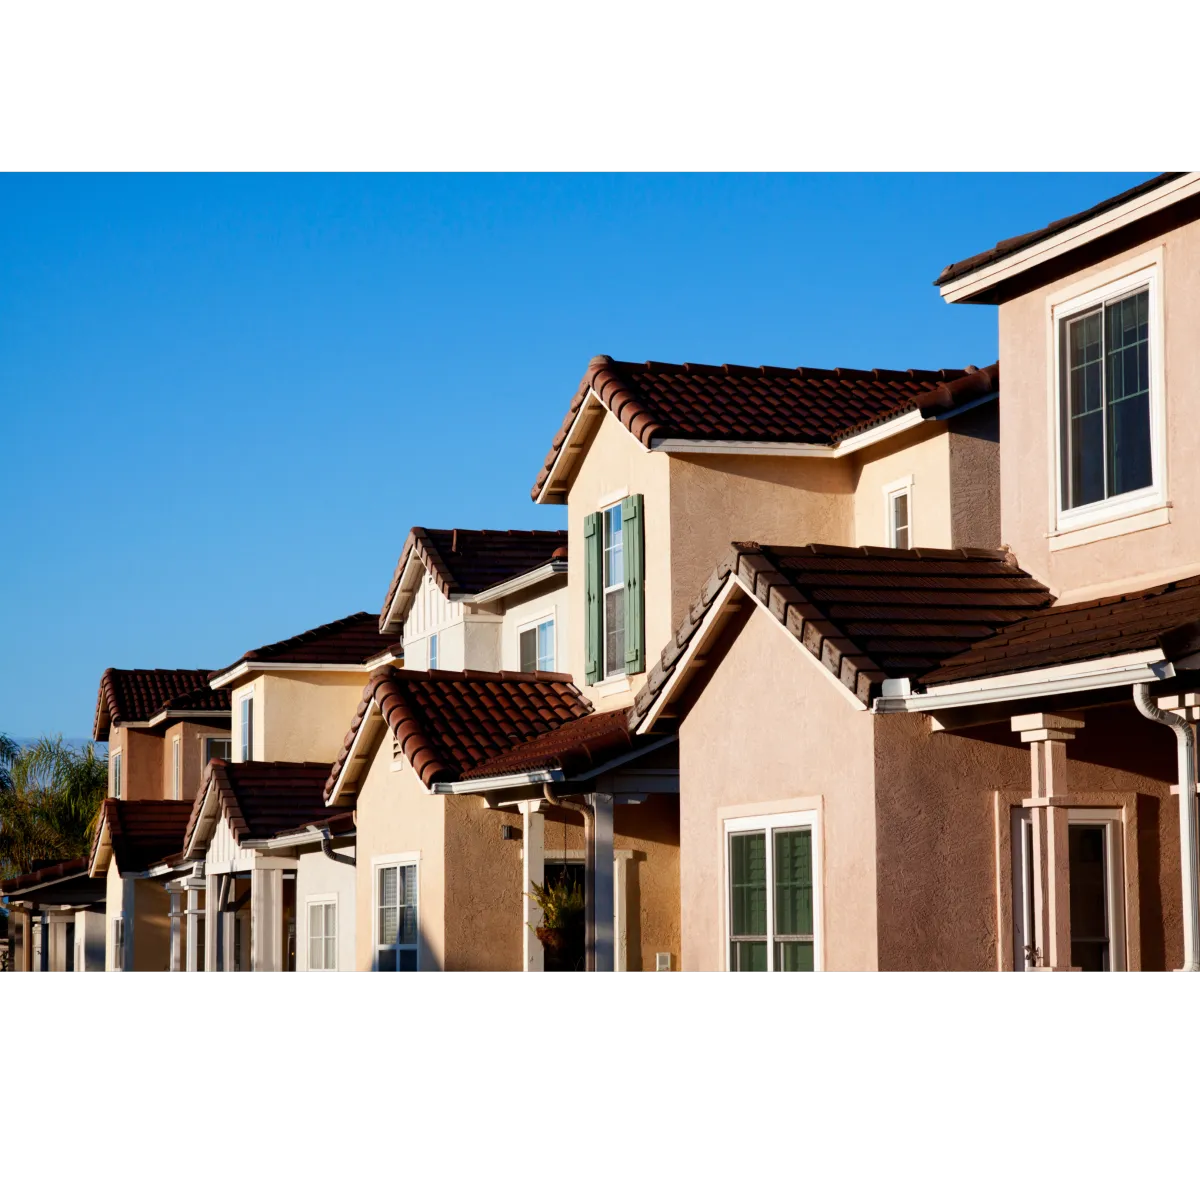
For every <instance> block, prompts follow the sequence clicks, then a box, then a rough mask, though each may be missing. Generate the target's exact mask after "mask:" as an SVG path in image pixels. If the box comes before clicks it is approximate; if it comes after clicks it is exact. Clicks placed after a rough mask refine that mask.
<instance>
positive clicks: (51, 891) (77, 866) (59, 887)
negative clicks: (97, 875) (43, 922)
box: [0, 858, 105, 907]
mask: <svg viewBox="0 0 1200 1200" xmlns="http://www.w3.org/2000/svg"><path fill="white" fill-rule="evenodd" d="M87 869H88V860H87V859H86V858H72V859H67V860H65V861H63V862H57V863H47V864H46V865H45V866H42V867H39V868H38V869H37V870H35V871H29V872H26V874H24V875H18V876H16V877H15V878H13V879H6V880H4V881H3V882H2V883H0V893H2V894H3V895H5V896H7V897H8V898H9V899H10V900H20V901H22V902H25V903H30V904H64V905H68V906H71V907H87V906H89V905H92V904H97V903H100V902H102V901H103V900H104V891H105V884H104V881H103V880H100V879H89V878H88V877H87Z"/></svg>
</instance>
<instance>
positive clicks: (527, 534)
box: [379, 525, 567, 629]
mask: <svg viewBox="0 0 1200 1200" xmlns="http://www.w3.org/2000/svg"><path fill="white" fill-rule="evenodd" d="M412 554H416V555H417V557H418V558H420V560H421V561H422V562H423V563H424V564H425V567H426V569H427V570H428V571H429V573H430V575H431V576H432V577H433V579H434V581H435V582H436V583H437V585H438V587H439V588H440V589H441V591H442V594H443V595H445V596H449V595H451V594H453V593H457V594H460V595H467V596H474V595H478V593H480V592H486V591H487V590H488V589H489V588H493V587H495V586H496V585H497V584H500V583H506V582H508V580H510V579H518V578H520V576H522V575H527V574H528V573H529V572H530V571H533V570H536V569H537V568H538V567H540V566H544V565H545V564H546V563H549V562H562V563H565V562H566V558H567V531H566V530H565V529H426V528H425V527H424V526H421V525H415V526H413V528H412V529H411V530H410V531H409V534H408V537H407V539H405V542H404V548H403V549H402V550H401V551H400V558H399V559H398V560H397V562H396V570H395V571H394V572H393V574H392V581H391V583H390V585H389V586H388V591H387V595H386V596H385V597H384V601H383V608H382V609H380V612H379V625H380V628H381V629H382V628H383V627H384V625H385V623H386V622H387V616H388V610H389V609H390V608H391V607H392V601H393V599H394V598H395V596H396V589H397V588H398V587H399V586H400V579H401V577H402V576H403V574H404V569H405V567H406V566H407V564H408V560H409V557H410V556H411V555H412Z"/></svg>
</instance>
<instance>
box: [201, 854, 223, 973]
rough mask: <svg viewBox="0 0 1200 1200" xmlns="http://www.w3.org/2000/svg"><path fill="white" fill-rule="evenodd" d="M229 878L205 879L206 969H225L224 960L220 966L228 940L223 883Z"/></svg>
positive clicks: (220, 876) (221, 876) (216, 876)
mask: <svg viewBox="0 0 1200 1200" xmlns="http://www.w3.org/2000/svg"><path fill="white" fill-rule="evenodd" d="M225 878H227V877H226V876H223V875H209V876H207V878H206V879H205V885H206V886H205V888H204V912H205V918H204V969H205V970H206V971H216V970H218V969H221V970H223V969H224V966H225V964H224V963H223V962H222V963H221V965H220V968H218V966H217V963H218V956H219V955H220V954H221V952H222V950H223V949H224V942H225V941H226V940H227V939H226V938H225V937H223V936H222V935H223V933H224V930H223V928H222V920H221V918H222V913H221V893H222V891H223V890H224V889H223V887H222V883H223V881H224V880H225Z"/></svg>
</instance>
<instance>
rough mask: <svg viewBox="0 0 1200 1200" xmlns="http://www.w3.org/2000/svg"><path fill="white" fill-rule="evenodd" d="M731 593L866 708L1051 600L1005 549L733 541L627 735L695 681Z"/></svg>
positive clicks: (655, 671)
mask: <svg viewBox="0 0 1200 1200" xmlns="http://www.w3.org/2000/svg"><path fill="white" fill-rule="evenodd" d="M735 586H736V587H739V588H740V589H741V590H743V591H744V592H746V593H748V594H749V595H750V596H752V597H754V599H755V600H756V601H757V602H758V603H760V604H761V605H762V607H763V608H764V609H765V610H766V611H767V612H769V613H770V614H771V615H772V616H773V617H774V618H775V619H776V620H777V621H778V622H779V623H780V624H781V625H782V626H783V627H784V628H785V629H786V630H787V632H788V633H790V634H791V635H792V637H794V638H795V639H796V641H797V642H798V643H799V644H800V646H802V647H803V648H804V649H805V650H806V651H807V652H808V653H809V654H811V655H812V656H813V658H815V659H816V660H817V661H818V662H819V663H820V664H821V666H822V667H824V668H825V669H826V670H827V671H828V672H829V673H830V674H831V675H833V676H834V678H836V679H837V680H838V681H839V682H841V684H842V685H843V686H844V687H845V688H846V689H847V690H848V691H849V692H850V693H851V694H852V695H853V696H854V697H855V698H856V699H857V700H858V701H859V702H860V703H861V704H863V705H866V704H868V703H869V702H870V701H871V699H872V698H873V697H874V696H877V695H878V694H879V693H880V690H881V687H882V683H883V681H884V680H885V679H888V678H904V677H913V676H916V677H920V676H922V675H924V674H925V673H927V672H928V671H930V670H932V669H934V668H936V667H937V666H938V665H939V664H940V663H941V662H942V661H943V660H944V659H946V658H949V657H951V656H953V655H954V654H956V653H959V652H961V651H963V650H965V649H967V648H968V647H970V646H972V645H973V644H974V643H975V642H977V641H978V640H979V639H981V638H983V637H986V636H989V635H991V634H993V633H995V632H996V630H997V629H1000V628H1002V627H1003V626H1005V625H1010V624H1012V623H1013V622H1014V621H1017V620H1019V619H1020V618H1022V617H1024V616H1026V615H1028V614H1029V613H1030V612H1031V611H1032V610H1036V609H1039V608H1044V607H1045V606H1047V605H1048V604H1049V603H1050V601H1051V599H1052V597H1051V594H1050V592H1049V590H1048V589H1047V588H1046V587H1045V586H1044V585H1042V584H1041V583H1039V582H1038V581H1037V580H1036V579H1034V578H1033V577H1032V576H1030V575H1028V574H1027V573H1026V572H1024V571H1022V570H1021V569H1020V568H1019V567H1017V566H1016V564H1015V562H1014V561H1012V560H1011V558H1009V557H1008V556H1006V555H1005V554H1003V553H1000V552H999V551H989V550H924V549H915V550H890V549H883V548H878V547H873V546H824V545H808V546H761V545H759V544H758V543H757V542H734V543H733V544H732V550H731V553H730V554H729V556H728V557H727V558H726V559H725V560H724V561H723V562H722V563H721V564H720V565H719V566H718V567H717V569H716V570H715V571H714V572H713V574H712V575H711V576H710V577H709V579H708V580H707V581H706V583H705V585H704V587H703V589H702V590H701V593H700V596H699V598H698V599H697V601H696V602H695V603H694V604H693V605H692V607H691V609H690V610H689V612H688V615H687V617H685V618H684V620H683V622H682V623H681V624H680V626H679V629H678V630H677V631H676V634H675V637H674V638H672V640H671V641H670V642H668V643H667V645H666V647H665V648H664V650H663V652H662V654H661V656H660V658H659V661H658V663H656V664H655V665H654V667H653V668H652V669H651V671H650V673H649V675H648V676H647V678H646V683H645V685H644V686H643V687H642V689H641V691H640V692H639V693H638V695H637V697H636V699H635V701H634V706H633V709H632V710H631V711H630V714H629V720H630V726H631V728H636V729H641V730H642V731H643V732H644V731H645V728H644V721H645V719H646V717H647V716H648V714H650V711H651V709H653V708H654V707H655V706H656V704H658V703H659V700H660V698H661V697H664V695H665V694H666V693H668V692H677V691H678V689H679V687H680V686H681V685H683V684H684V683H685V682H686V681H687V679H686V677H687V676H688V675H689V674H690V672H691V671H692V670H693V669H694V667H695V666H696V665H698V664H697V663H696V662H695V660H696V659H697V658H698V657H699V655H698V651H699V650H700V649H701V646H702V644H711V640H712V638H713V637H714V636H715V635H716V634H717V633H718V632H719V622H718V621H717V620H716V619H715V618H716V617H717V616H718V615H719V614H718V611H717V610H719V609H721V608H722V607H723V605H724V601H725V598H727V597H728V596H729V594H730V589H731V588H732V587H735ZM701 630H704V633H703V634H702V636H701V638H700V639H699V641H697V638H696V635H697V633H698V632H699V631H701ZM693 642H695V643H696V644H695V646H693V645H692V643H693Z"/></svg>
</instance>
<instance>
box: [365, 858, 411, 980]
mask: <svg viewBox="0 0 1200 1200" xmlns="http://www.w3.org/2000/svg"><path fill="white" fill-rule="evenodd" d="M380 867H416V869H417V883H416V888H415V889H414V890H415V892H416V897H417V941H416V945H415V946H410V945H409V944H408V943H407V942H397V943H396V946H397V947H398V948H399V949H401V950H409V949H412V950H415V951H416V953H417V970H418V971H420V969H421V855H420V853H419V852H417V851H407V852H405V853H403V854H381V855H379V856H378V857H376V858H372V859H371V945H372V947H373V949H372V951H371V969H372V970H374V971H378V970H379V951H380V950H390V949H392V947H391V946H383V945H381V944H380V941H379V869H380Z"/></svg>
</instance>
